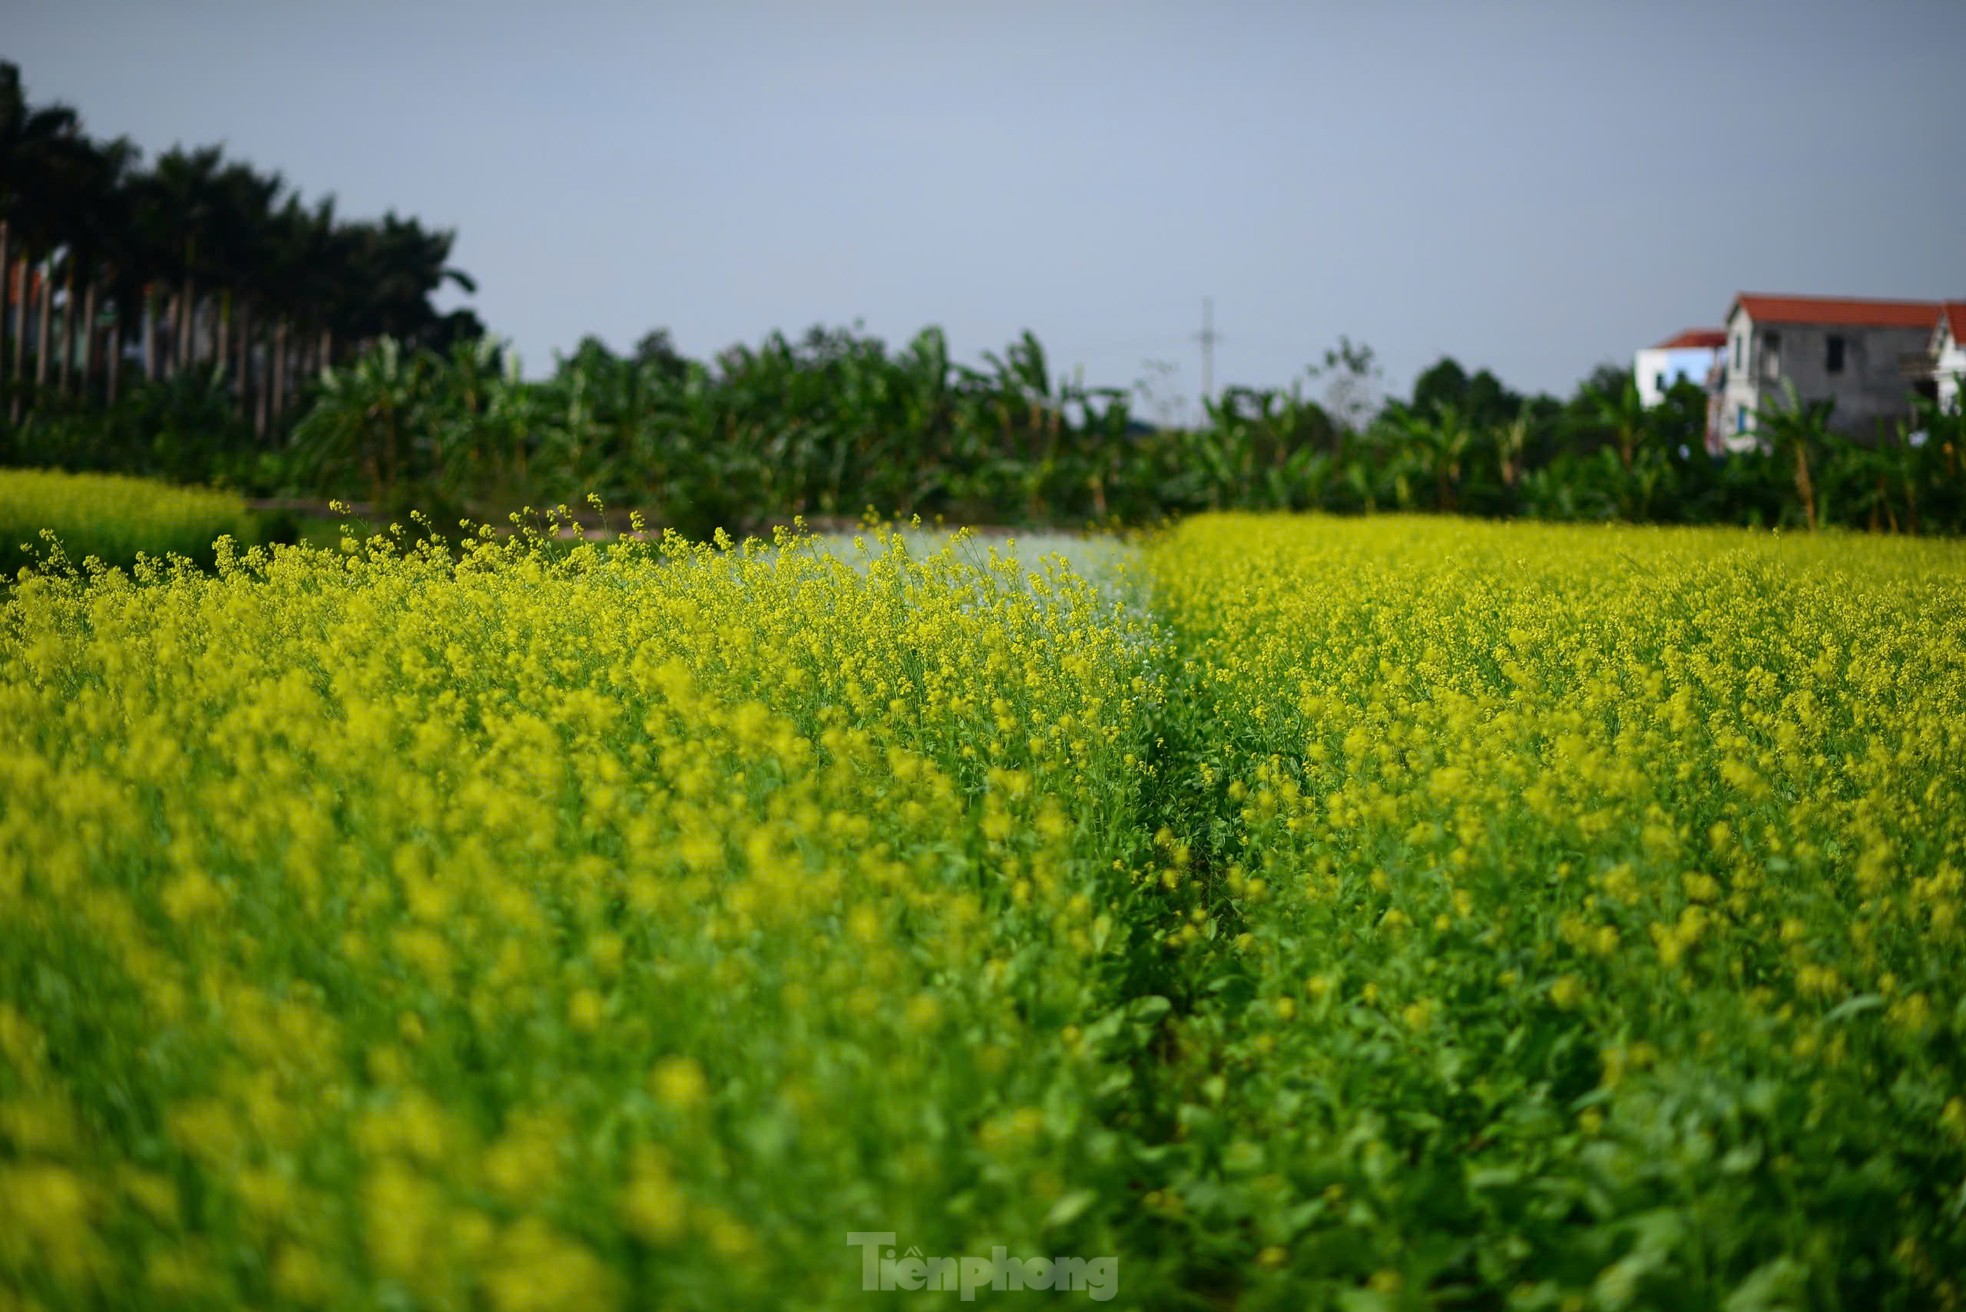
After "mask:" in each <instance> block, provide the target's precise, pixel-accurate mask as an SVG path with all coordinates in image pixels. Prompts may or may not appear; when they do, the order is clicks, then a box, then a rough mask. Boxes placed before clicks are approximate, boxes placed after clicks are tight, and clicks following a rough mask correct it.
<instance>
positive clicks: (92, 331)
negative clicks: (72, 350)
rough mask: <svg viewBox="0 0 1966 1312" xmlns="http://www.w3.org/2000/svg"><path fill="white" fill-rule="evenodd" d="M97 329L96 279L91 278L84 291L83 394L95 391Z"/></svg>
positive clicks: (99, 334) (98, 337) (99, 337)
mask: <svg viewBox="0 0 1966 1312" xmlns="http://www.w3.org/2000/svg"><path fill="white" fill-rule="evenodd" d="M101 336H102V335H101V333H100V332H98V331H97V329H96V280H95V279H94V278H91V279H89V282H88V286H87V287H86V288H85V289H84V290H83V292H82V395H83V396H84V397H87V396H89V395H90V394H91V393H93V392H94V391H95V386H94V384H95V375H96V343H97V342H98V341H100V340H101Z"/></svg>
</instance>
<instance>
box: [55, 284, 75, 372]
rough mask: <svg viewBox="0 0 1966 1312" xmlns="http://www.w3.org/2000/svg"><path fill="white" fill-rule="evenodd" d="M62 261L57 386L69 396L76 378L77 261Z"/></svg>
mask: <svg viewBox="0 0 1966 1312" xmlns="http://www.w3.org/2000/svg"><path fill="white" fill-rule="evenodd" d="M73 254H74V252H72V251H71V252H70V256H71V258H68V259H65V260H63V261H62V271H61V379H60V382H59V383H58V384H57V386H59V387H60V388H61V394H62V395H63V396H67V395H68V386H69V383H70V382H71V381H72V380H73V379H74V377H75V367H74V360H75V261H74V259H73V258H72V257H73Z"/></svg>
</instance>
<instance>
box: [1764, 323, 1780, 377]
mask: <svg viewBox="0 0 1966 1312" xmlns="http://www.w3.org/2000/svg"><path fill="white" fill-rule="evenodd" d="M1761 372H1762V375H1763V376H1764V377H1767V378H1779V377H1781V373H1782V335H1781V334H1780V333H1763V334H1762V335H1761Z"/></svg>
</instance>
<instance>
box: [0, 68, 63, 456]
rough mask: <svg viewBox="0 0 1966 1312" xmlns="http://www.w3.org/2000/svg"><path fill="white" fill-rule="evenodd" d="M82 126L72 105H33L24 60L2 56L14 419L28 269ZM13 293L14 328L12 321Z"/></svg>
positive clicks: (3, 199)
mask: <svg viewBox="0 0 1966 1312" xmlns="http://www.w3.org/2000/svg"><path fill="white" fill-rule="evenodd" d="M81 130H82V124H81V120H80V119H79V118H78V117H77V116H76V113H75V111H74V110H72V109H70V108H68V107H67V106H66V105H44V106H41V107H39V108H37V107H34V106H31V105H29V104H28V103H27V97H26V93H25V91H24V89H23V88H22V85H21V78H20V68H19V66H18V65H16V64H12V63H6V62H0V348H4V347H5V346H6V345H7V344H8V341H9V336H10V335H11V346H12V350H11V352H8V351H6V350H4V349H0V360H4V359H6V358H7V357H8V356H9V355H10V356H11V364H10V365H9V367H8V372H7V375H6V377H7V380H8V381H10V382H11V383H12V384H13V388H12V392H13V396H12V401H11V404H10V406H9V411H8V413H9V418H10V420H11V421H13V422H19V419H20V407H21V396H20V384H21V380H22V373H23V370H24V368H25V364H26V360H25V351H26V345H27V300H28V295H29V290H30V289H29V284H28V269H29V268H30V267H31V265H32V264H33V263H34V259H35V256H37V255H45V254H46V253H47V251H48V249H49V248H50V246H51V245H52V241H51V237H52V233H51V227H52V223H51V220H52V216H51V215H50V214H49V213H48V207H47V204H46V202H47V198H48V197H49V195H50V194H51V192H52V191H53V190H54V187H55V185H56V181H55V180H56V178H57V176H58V175H59V174H61V173H63V172H65V171H67V166H68V165H69V164H71V163H72V157H73V154H74V148H75V146H76V145H77V143H78V142H79V141H80V139H81ZM16 242H18V243H19V245H20V251H19V253H18V254H16V253H15V251H14V245H15V243H16ZM44 296H45V293H44ZM10 299H11V301H12V309H13V327H12V329H11V334H9V330H8V329H7V327H6V318H7V315H6V310H7V308H8V301H9V300H10ZM44 318H45V316H44Z"/></svg>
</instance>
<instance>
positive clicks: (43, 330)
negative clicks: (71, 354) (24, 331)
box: [34, 265, 55, 402]
mask: <svg viewBox="0 0 1966 1312" xmlns="http://www.w3.org/2000/svg"><path fill="white" fill-rule="evenodd" d="M52 272H54V271H53V270H52V269H50V268H48V267H46V266H45V265H44V266H43V267H42V270H41V307H40V309H39V311H38V312H37V318H36V320H35V324H34V390H35V393H36V395H35V398H34V399H35V401H36V402H39V401H40V399H41V398H40V395H39V393H40V391H41V389H42V388H43V387H46V386H47V385H48V352H49V350H50V349H52V348H53V346H54V328H55V280H54V279H53V278H51V277H49V276H48V275H49V274H51V273H52Z"/></svg>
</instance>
